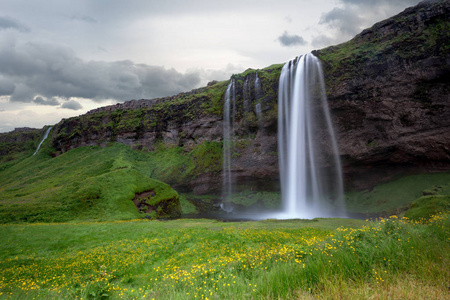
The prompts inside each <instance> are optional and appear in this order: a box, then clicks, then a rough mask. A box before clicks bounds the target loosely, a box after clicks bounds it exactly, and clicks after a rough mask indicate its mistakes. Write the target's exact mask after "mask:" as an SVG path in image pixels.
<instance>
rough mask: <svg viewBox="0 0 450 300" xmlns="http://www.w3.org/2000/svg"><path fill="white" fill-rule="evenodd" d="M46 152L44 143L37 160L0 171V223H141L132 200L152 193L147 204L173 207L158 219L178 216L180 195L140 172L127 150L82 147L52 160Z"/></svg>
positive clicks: (120, 145) (160, 212)
mask: <svg viewBox="0 0 450 300" xmlns="http://www.w3.org/2000/svg"><path fill="white" fill-rule="evenodd" d="M49 152H50V149H49V146H48V142H47V143H45V142H44V144H43V148H41V150H40V151H39V153H38V154H37V155H35V156H31V154H30V155H29V156H28V157H26V158H23V159H21V160H16V161H14V163H12V162H9V163H8V164H7V165H6V164H2V165H1V166H0V182H2V184H1V186H0V222H2V223H5V222H11V221H13V222H14V221H28V222H36V221H43V222H52V221H55V222H60V221H68V220H114V219H133V218H139V217H142V214H139V212H138V210H137V208H136V206H135V205H134V204H133V202H132V201H131V200H132V199H133V198H134V196H135V193H141V192H144V191H150V190H153V191H154V193H155V194H156V195H155V196H154V197H153V198H152V199H151V202H152V203H150V204H152V205H157V204H158V203H160V202H165V201H168V200H173V201H174V203H175V207H171V209H172V210H171V211H169V212H168V211H161V210H160V211H158V212H157V214H159V215H160V216H165V217H167V216H170V215H171V214H174V215H175V216H178V215H179V213H180V207H179V200H178V194H177V193H176V192H175V191H174V190H173V189H171V188H170V186H168V185H167V184H165V183H162V182H160V181H157V180H154V179H151V178H150V177H149V176H146V175H145V174H144V173H142V172H141V171H139V170H138V169H137V168H136V166H135V163H134V162H135V157H133V153H134V151H130V149H129V148H128V147H127V146H125V145H122V144H114V145H112V146H110V147H106V148H103V149H102V148H100V147H96V146H92V147H80V148H77V149H74V150H72V151H69V152H67V153H65V154H63V155H60V156H58V157H55V158H52V157H51V156H50V155H49ZM2 166H3V168H2ZM153 216H155V215H153Z"/></svg>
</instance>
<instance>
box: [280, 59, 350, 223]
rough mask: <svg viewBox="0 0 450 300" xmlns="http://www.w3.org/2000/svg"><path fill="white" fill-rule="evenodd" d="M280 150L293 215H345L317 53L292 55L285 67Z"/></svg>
mask: <svg viewBox="0 0 450 300" xmlns="http://www.w3.org/2000/svg"><path fill="white" fill-rule="evenodd" d="M278 150H279V166H280V180H281V192H282V201H283V211H284V213H285V214H287V216H288V217H289V218H308V219H310V218H316V217H333V216H336V217H342V216H344V215H345V213H344V212H345V208H344V198H343V181H342V172H341V163H340V159H339V153H338V148H337V143H336V138H335V134H334V131H333V127H332V123H331V118H330V114H329V110H328V103H327V98H326V94H325V83H324V79H323V73H322V68H321V64H320V61H319V60H318V58H316V57H315V56H314V55H312V54H307V55H304V56H301V57H299V58H297V59H295V60H291V61H290V62H288V63H286V64H285V65H284V67H283V69H282V71H281V75H280V81H279V91H278Z"/></svg>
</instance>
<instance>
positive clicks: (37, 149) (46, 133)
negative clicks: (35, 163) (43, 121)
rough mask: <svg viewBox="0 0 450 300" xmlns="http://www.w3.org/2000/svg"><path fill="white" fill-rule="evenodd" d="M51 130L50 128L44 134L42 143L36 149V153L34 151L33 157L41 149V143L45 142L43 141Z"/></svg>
mask: <svg viewBox="0 0 450 300" xmlns="http://www.w3.org/2000/svg"><path fill="white" fill-rule="evenodd" d="M51 129H52V127H51V126H50V127H49V128H48V129H47V131H46V132H45V134H44V137H43V138H42V141H41V142H40V143H39V145H38V146H37V148H36V151H34V153H33V156H34V155H36V153H38V151H39V149H40V148H41V145H42V143H43V142H44V141H45V139H46V138H47V137H48V134H49V133H50V130H51Z"/></svg>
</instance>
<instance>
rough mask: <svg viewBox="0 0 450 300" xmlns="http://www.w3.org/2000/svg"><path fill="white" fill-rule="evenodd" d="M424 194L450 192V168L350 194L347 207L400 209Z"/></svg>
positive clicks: (371, 210) (378, 210) (363, 210)
mask: <svg viewBox="0 0 450 300" xmlns="http://www.w3.org/2000/svg"><path fill="white" fill-rule="evenodd" d="M423 195H443V196H445V195H447V196H449V195H450V172H445V173H435V174H422V175H411V176H404V177H401V178H398V179H396V180H393V181H390V182H387V183H383V184H379V185H377V186H375V187H374V188H373V189H371V190H364V191H353V192H348V193H347V194H346V204H347V210H348V211H349V212H355V213H356V212H357V213H369V214H372V213H388V214H389V213H391V214H392V213H396V212H397V213H398V212H401V211H404V210H406V209H408V208H409V207H410V206H411V203H412V202H413V201H415V200H416V199H418V198H420V197H421V196H423Z"/></svg>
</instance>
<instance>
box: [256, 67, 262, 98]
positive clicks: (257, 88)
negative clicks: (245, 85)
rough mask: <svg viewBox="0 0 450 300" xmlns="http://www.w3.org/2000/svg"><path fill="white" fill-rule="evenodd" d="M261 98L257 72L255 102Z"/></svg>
mask: <svg viewBox="0 0 450 300" xmlns="http://www.w3.org/2000/svg"><path fill="white" fill-rule="evenodd" d="M261 97H262V87H261V80H260V79H259V77H258V72H256V75H255V100H257V99H258V98H261Z"/></svg>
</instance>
